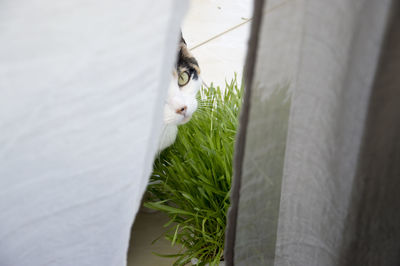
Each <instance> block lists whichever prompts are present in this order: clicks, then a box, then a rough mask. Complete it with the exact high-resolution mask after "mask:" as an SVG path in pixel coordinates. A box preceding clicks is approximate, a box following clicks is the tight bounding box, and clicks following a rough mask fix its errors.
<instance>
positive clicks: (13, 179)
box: [0, 0, 187, 266]
mask: <svg viewBox="0 0 400 266" xmlns="http://www.w3.org/2000/svg"><path fill="white" fill-rule="evenodd" d="M186 7H187V2H186V1H184V2H182V1H172V0H171V1H165V0H162V1H151V2H144V1H112V2H111V1H98V0H96V1H93V0H84V1H82V0H79V1H78V0H72V1H67V2H58V1H50V0H40V1H27V0H11V1H2V2H1V3H0V46H1V49H0V132H1V134H0V265H7V266H14V265H32V266H36V265H37V266H42V265H57V266H63V265H107V266H109V265H118V266H119V265H123V264H125V263H126V252H127V249H128V241H129V235H130V227H131V225H132V223H133V219H134V215H135V214H136V212H137V209H138V206H139V203H140V199H141V196H142V193H143V192H144V189H145V187H146V184H147V179H148V176H149V174H150V171H151V167H152V162H153V156H154V153H155V151H156V146H157V143H158V137H159V133H160V128H161V121H162V100H163V98H164V95H165V94H166V91H167V86H168V84H169V82H168V80H169V78H170V71H168V68H169V66H172V65H173V60H174V57H175V51H176V43H177V40H178V34H179V23H180V21H181V19H182V17H183V14H184V11H185V9H186ZM149 18H151V23H143V22H146V21H148V20H149Z"/></svg>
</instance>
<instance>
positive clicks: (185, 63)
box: [177, 41, 200, 75]
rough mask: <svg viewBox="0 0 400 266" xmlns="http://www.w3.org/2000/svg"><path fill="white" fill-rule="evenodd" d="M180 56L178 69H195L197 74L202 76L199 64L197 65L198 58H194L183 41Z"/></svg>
mask: <svg viewBox="0 0 400 266" xmlns="http://www.w3.org/2000/svg"><path fill="white" fill-rule="evenodd" d="M179 47H180V49H179V55H178V63H177V67H178V69H180V68H181V67H186V68H187V69H191V68H192V69H194V70H195V71H196V74H197V75H199V74H200V67H199V64H198V63H197V60H196V58H194V57H193V55H192V54H191V53H190V52H189V50H188V49H187V46H186V44H185V43H184V42H182V41H181V43H180V45H179Z"/></svg>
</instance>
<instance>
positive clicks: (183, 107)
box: [176, 105, 187, 115]
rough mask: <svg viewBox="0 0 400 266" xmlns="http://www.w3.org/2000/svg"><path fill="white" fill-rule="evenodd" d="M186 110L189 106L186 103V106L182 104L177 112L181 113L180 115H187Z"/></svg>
mask: <svg viewBox="0 0 400 266" xmlns="http://www.w3.org/2000/svg"><path fill="white" fill-rule="evenodd" d="M186 110H187V106H186V105H185V106H182V107H180V108H178V109H176V113H177V114H180V115H185V114H186Z"/></svg>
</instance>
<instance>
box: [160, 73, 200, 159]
mask: <svg viewBox="0 0 400 266" xmlns="http://www.w3.org/2000/svg"><path fill="white" fill-rule="evenodd" d="M200 87H201V78H200V77H199V78H198V79H197V80H195V79H190V81H189V83H188V84H187V85H185V86H183V87H179V86H178V79H177V77H176V76H175V75H174V76H173V77H172V80H171V83H170V86H169V89H168V96H167V100H166V102H165V104H164V123H163V130H162V134H161V138H160V144H159V146H158V147H159V148H158V150H159V151H162V150H163V149H165V148H167V147H168V146H170V145H171V144H173V143H174V142H175V139H176V135H177V133H178V125H182V124H185V123H187V122H188V121H189V120H190V119H191V118H192V115H193V113H194V111H196V109H197V100H196V94H197V92H198V91H199V89H200ZM184 106H186V107H187V110H186V113H185V114H184V115H183V114H179V113H177V112H176V111H177V110H179V109H181V108H183V107H184Z"/></svg>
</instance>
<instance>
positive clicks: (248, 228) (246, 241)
mask: <svg viewBox="0 0 400 266" xmlns="http://www.w3.org/2000/svg"><path fill="white" fill-rule="evenodd" d="M256 2H257V1H256ZM278 4H279V5H280V7H279V8H276V9H273V10H272V7H273V6H276V5H278ZM396 4H397V3H395V1H390V0H384V1H373V0H359V1H344V0H343V1H342V0H335V1H331V0H330V1H328V0H326V1H321V0H299V1H272V0H271V1H267V2H266V4H265V5H264V8H263V16H262V23H261V29H260V31H259V33H258V34H259V37H258V39H259V42H258V47H257V51H256V54H257V56H256V58H255V60H252V61H248V62H247V64H252V65H254V68H255V70H254V75H252V76H247V79H251V80H252V82H251V87H249V88H247V90H251V94H249V95H250V96H249V99H248V101H249V112H248V122H247V128H246V134H245V140H244V141H243V142H242V143H243V145H244V148H243V150H244V151H243V156H242V160H241V161H240V162H237V161H235V164H238V163H240V164H241V168H242V170H241V172H235V178H236V179H238V180H240V181H238V180H235V183H237V184H239V188H236V189H237V190H238V193H236V194H235V193H233V194H232V202H237V203H238V204H237V205H235V204H234V205H232V210H234V209H236V211H237V215H236V226H235V234H228V241H227V243H229V242H231V243H234V244H233V245H231V246H227V247H226V248H227V250H226V254H228V255H229V254H233V256H232V257H233V260H232V263H231V262H230V263H228V265H233V263H234V264H235V265H344V264H347V265H397V264H399V263H400V261H399V256H398V254H400V253H399V244H398V243H397V242H398V241H397V242H396V240H398V239H399V238H398V231H399V229H397V228H395V224H398V221H399V220H398V216H397V215H395V214H394V209H395V207H396V206H398V204H399V202H400V200H399V198H398V196H397V194H396V193H394V191H395V190H396V188H398V187H399V186H398V181H397V180H398V177H399V176H400V175H399V174H398V173H399V170H398V166H397V165H398V164H399V163H398V162H399V160H398V156H399V146H398V143H399V140H398V136H399V134H398V133H399V125H398V122H399V117H398V114H399V113H400V110H399V109H398V108H399V107H395V106H396V105H397V106H400V105H399V98H398V97H396V96H398V88H400V86H399V83H398V79H397V76H396V74H395V73H396V72H398V71H399V66H398V60H399V59H398V52H397V51H399V50H400V46H398V41H397V39H398V37H394V36H398V27H396V25H397V23H398V22H397V21H398V16H399V14H400V12H399V11H398V9H397V7H396V6H395V5H396ZM269 10H271V11H270V12H269ZM386 33H387V35H386ZM252 34H257V33H254V32H253V33H252ZM247 67H249V66H247ZM382 69H384V70H382ZM389 73H390V74H389ZM395 76H396V77H395ZM383 87H384V88H385V89H383ZM391 126H392V127H391ZM377 128H379V130H378V129H377ZM241 130H242V129H241ZM240 134H241V133H239V136H240ZM239 140H240V139H239ZM378 140H379V141H378ZM238 145H239V144H238ZM378 154H379V155H378ZM378 159H379V160H378ZM236 167H237V165H236V166H235V171H236V170H237V168H236ZM378 180H379V181H378ZM374 203H375V204H374ZM385 206H387V210H386V208H385ZM232 210H231V212H232ZM377 216H378V217H377ZM229 219H234V217H232V216H229ZM231 224H232V222H231V221H229V225H231ZM229 230H230V229H229ZM228 233H229V231H228ZM390 233H392V234H391V235H390ZM229 237H230V238H229ZM232 246H233V248H231V247H232Z"/></svg>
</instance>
